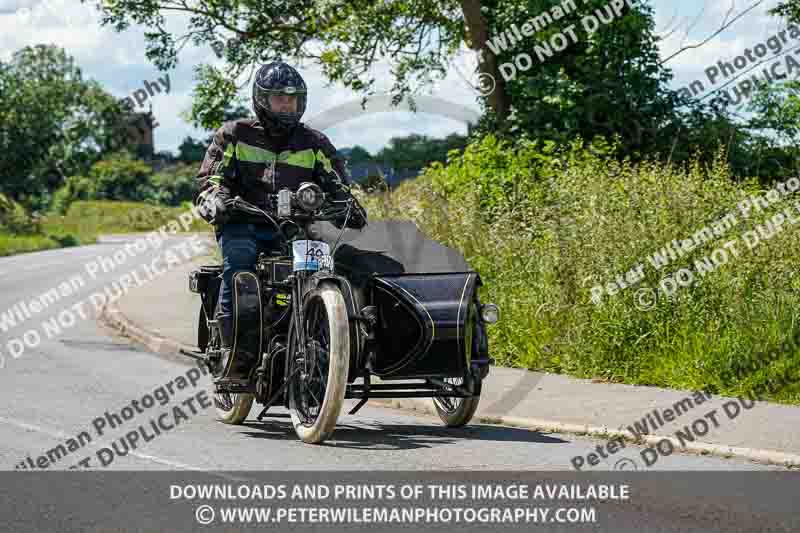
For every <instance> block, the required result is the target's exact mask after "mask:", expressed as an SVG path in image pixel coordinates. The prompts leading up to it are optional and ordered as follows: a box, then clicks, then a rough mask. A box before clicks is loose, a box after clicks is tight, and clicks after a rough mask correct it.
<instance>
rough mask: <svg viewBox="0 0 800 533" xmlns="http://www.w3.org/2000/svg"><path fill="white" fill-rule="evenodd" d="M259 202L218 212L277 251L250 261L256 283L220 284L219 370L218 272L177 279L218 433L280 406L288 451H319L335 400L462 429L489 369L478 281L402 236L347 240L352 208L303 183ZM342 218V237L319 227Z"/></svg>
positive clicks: (441, 251) (486, 318)
mask: <svg viewBox="0 0 800 533" xmlns="http://www.w3.org/2000/svg"><path fill="white" fill-rule="evenodd" d="M269 198H270V199H271V203H272V205H273V207H274V210H273V211H272V212H271V213H267V212H265V211H264V210H261V209H259V208H258V207H256V206H253V205H251V204H248V203H247V202H245V201H243V200H242V199H241V198H239V197H237V198H235V199H233V200H230V201H229V203H228V208H229V209H233V210H241V211H242V212H248V213H253V214H258V215H260V216H263V218H264V219H265V220H266V221H269V223H271V224H272V225H274V227H275V228H277V230H278V234H279V235H280V238H281V239H282V245H281V250H280V251H278V252H273V253H271V254H264V253H262V254H260V256H259V257H258V260H257V262H256V264H255V265H254V267H255V268H254V270H255V273H253V272H237V273H235V274H234V276H233V313H234V336H233V350H231V351H230V355H229V356H228V357H227V358H224V357H223V352H222V351H221V350H220V335H219V327H218V324H217V322H216V321H215V320H214V319H213V317H214V316H216V315H215V310H216V307H217V306H218V305H219V290H220V284H221V274H222V265H208V266H202V267H200V268H199V269H197V270H194V271H192V272H191V273H190V275H189V283H190V290H191V291H192V292H195V293H199V294H200V297H201V306H200V312H199V322H198V340H197V344H198V348H199V351H197V352H195V353H193V354H191V355H192V356H194V357H196V358H198V359H200V360H201V361H203V362H204V363H205V364H206V365H208V367H209V370H210V372H211V374H212V376H213V385H212V390H211V392H212V394H213V401H214V406H215V409H216V412H217V415H218V419H219V420H221V421H222V422H225V423H228V424H241V423H242V422H243V421H244V420H245V419H246V417H247V416H248V414H249V412H250V409H251V406H252V404H253V401H256V402H258V403H259V404H263V405H264V408H263V410H262V411H261V414H260V415H259V416H258V420H261V419H262V418H263V417H264V416H266V414H267V410H268V409H269V408H270V407H271V406H273V405H281V404H282V405H284V406H285V407H286V408H287V409H288V410H289V412H290V414H291V420H292V424H293V426H294V429H295V431H296V433H297V435H298V436H299V437H300V439H301V440H302V441H304V442H307V443H321V442H322V441H324V440H325V439H327V438H328V437H330V435H331V434H332V433H333V431H334V429H335V427H336V422H337V419H338V417H339V414H340V411H341V410H342V408H343V403H344V400H345V399H350V398H355V399H360V401H359V402H358V403H357V404H356V405H355V406H354V407H353V409H352V410H350V412H349V414H355V413H356V412H357V411H358V410H359V409H361V407H363V405H364V404H365V403H366V402H367V401H368V400H369V399H370V398H400V397H404V398H408V397H428V398H433V401H434V404H435V406H436V411H437V412H438V414H439V417H440V418H441V419H442V421H443V422H444V423H445V424H446V425H447V426H449V427H458V426H463V425H464V424H467V423H468V422H469V421H470V420H471V419H472V417H473V415H474V413H475V410H476V409H477V406H478V402H479V400H480V394H481V384H482V381H483V379H485V378H486V376H487V375H488V373H489V366H490V364H492V363H493V362H494V360H493V359H492V358H491V357H490V356H489V349H488V337H487V335H486V324H490V323H494V322H496V321H497V319H498V312H499V311H498V308H497V306H496V305H494V304H489V303H487V304H481V302H480V301H479V299H478V287H479V286H480V285H481V279H480V276H479V275H478V273H477V272H474V271H472V270H471V269H469V266H468V265H467V264H466V261H464V259H463V257H462V256H461V255H460V254H458V253H457V252H455V251H454V250H452V249H450V248H447V247H444V246H442V245H440V244H439V243H436V242H435V241H432V240H430V239H427V238H425V236H424V235H422V234H421V233H420V232H419V230H418V229H417V228H416V226H415V225H414V224H413V223H410V222H402V221H373V222H370V223H369V224H368V225H367V226H365V227H364V228H363V229H361V230H352V229H349V230H347V215H349V213H350V210H351V209H352V208H353V205H354V202H356V200H355V198H353V197H350V198H349V199H348V200H345V201H338V202H337V201H332V200H329V199H328V198H327V195H326V194H325V193H323V191H322V190H321V189H320V187H319V186H318V185H316V184H314V183H310V182H307V183H303V184H302V185H301V186H300V187H299V188H298V190H297V191H296V192H292V191H290V190H289V189H284V190H281V191H279V192H278V193H277V194H273V195H270V196H269ZM345 210H346V211H345ZM342 215H344V218H345V222H344V225H343V226H341V227H340V228H337V227H334V225H333V224H330V221H332V220H341V217H342ZM346 230H347V231H346ZM373 378H378V379H379V381H380V382H379V383H373ZM357 381H360V382H358V383H357Z"/></svg>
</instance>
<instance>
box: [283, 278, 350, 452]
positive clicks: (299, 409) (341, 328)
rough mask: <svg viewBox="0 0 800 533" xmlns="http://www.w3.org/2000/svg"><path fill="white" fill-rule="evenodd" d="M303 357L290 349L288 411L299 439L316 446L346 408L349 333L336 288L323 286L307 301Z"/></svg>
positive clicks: (343, 306)
mask: <svg viewBox="0 0 800 533" xmlns="http://www.w3.org/2000/svg"><path fill="white" fill-rule="evenodd" d="M303 317H304V318H303V328H304V330H305V336H306V346H305V350H304V351H305V354H301V353H300V350H298V349H297V347H295V345H296V341H295V340H294V335H291V338H292V339H293V340H292V343H291V346H290V350H289V357H290V358H291V359H290V366H289V376H290V377H289V380H290V381H289V386H288V395H289V410H290V412H291V415H292V424H293V425H294V429H295V432H296V433H297V436H298V437H300V439H301V440H302V441H303V442H306V443H309V444H319V443H321V442H323V441H324V440H325V439H327V438H328V437H330V435H331V434H332V433H333V431H334V429H335V428H336V421H337V420H338V418H339V413H340V412H341V410H342V405H343V404H344V396H345V392H346V389H347V373H348V370H349V367H350V331H349V328H348V322H347V311H346V309H345V303H344V298H343V297H342V294H341V292H340V291H339V288H338V287H336V286H335V285H333V284H330V283H324V284H321V285H320V287H319V288H317V289H314V290H313V291H311V292H310V293H309V295H308V297H307V298H306V300H305V304H304V308H303Z"/></svg>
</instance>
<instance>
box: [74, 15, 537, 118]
mask: <svg viewBox="0 0 800 533" xmlns="http://www.w3.org/2000/svg"><path fill="white" fill-rule="evenodd" d="M81 1H83V2H85V1H86V0H81ZM497 3H498V2H496V1H495V0H437V1H431V0H391V1H375V0H325V1H319V0H282V1H279V2H264V1H262V0H215V1H213V2H205V3H200V4H197V3H192V4H188V3H185V2H174V1H172V0H152V1H148V2H141V1H139V0H115V1H114V2H102V3H100V4H99V8H100V9H101V20H102V24H103V25H109V26H112V27H114V29H116V30H118V31H122V30H124V29H126V28H127V27H128V26H129V25H130V24H131V23H138V24H141V25H142V26H145V27H147V28H148V29H149V31H148V32H146V33H145V38H146V39H147V56H148V57H149V58H150V59H151V60H153V61H154V63H155V64H156V65H157V66H158V67H159V68H160V69H162V70H167V69H170V68H172V67H174V65H175V64H176V63H177V54H178V52H179V51H180V49H182V48H183V46H185V45H186V43H187V42H189V41H190V40H191V41H192V42H193V43H194V44H196V45H202V44H207V45H209V47H213V49H214V51H215V53H217V52H219V53H220V56H221V57H223V58H224V59H225V61H226V66H225V67H223V68H222V69H219V68H216V67H214V66H211V65H200V66H198V67H196V75H197V78H198V81H199V84H198V85H197V86H196V88H195V94H194V95H195V99H194V103H193V106H192V110H191V119H192V121H193V122H194V123H195V125H198V126H203V127H206V128H209V129H211V128H214V127H216V126H217V125H218V124H219V123H220V122H221V121H222V116H223V111H222V110H223V109H224V107H225V105H226V102H228V101H230V100H231V99H232V98H233V97H234V96H235V94H236V92H237V87H236V85H235V83H234V82H233V81H232V80H235V79H237V78H238V76H239V75H240V74H242V73H245V72H246V71H247V70H248V69H251V74H252V69H253V68H254V67H255V66H256V65H258V64H260V63H262V62H265V61H268V60H272V59H275V58H278V57H288V58H292V60H295V61H299V62H302V61H305V60H311V61H315V62H317V63H318V64H319V65H321V67H322V69H323V72H324V74H325V75H326V76H327V77H328V79H329V80H330V81H332V82H341V83H342V84H344V86H346V87H349V88H351V89H353V90H355V91H358V92H362V93H363V94H365V95H366V94H370V93H371V92H372V91H373V90H374V86H375V81H376V80H375V78H374V77H373V76H372V75H371V74H370V71H371V69H372V67H374V66H375V65H376V64H377V62H378V61H380V60H387V61H388V62H389V63H390V66H391V72H392V76H393V80H394V84H393V86H392V89H391V92H392V93H393V94H394V96H395V101H396V102H398V103H399V102H400V101H401V100H402V98H403V97H404V96H407V95H409V94H413V86H414V85H415V84H416V83H418V82H422V83H426V82H431V81H432V80H433V79H435V78H436V77H443V76H444V75H445V74H446V72H447V70H448V68H449V64H450V62H451V60H452V59H453V57H454V55H455V54H456V53H458V52H459V50H461V49H462V48H463V46H464V45H466V46H467V47H469V48H471V49H472V50H474V51H476V52H478V51H481V50H482V51H483V53H482V54H481V55H480V56H479V66H478V70H479V71H480V72H481V73H485V74H487V75H492V76H493V77H494V78H495V79H497V80H498V81H499V83H498V88H497V90H496V91H493V92H492V93H491V94H490V95H489V96H488V98H487V99H486V102H487V105H488V107H489V108H490V109H491V110H492V111H493V112H494V113H496V114H497V115H498V116H499V117H500V118H501V119H502V118H503V117H505V115H506V113H507V108H508V98H507V95H506V94H505V92H504V90H503V83H502V78H501V76H500V75H499V71H498V66H497V62H496V60H495V58H494V55H493V54H492V52H491V50H490V49H488V48H487V47H486V38H487V36H488V34H489V27H488V21H487V17H486V15H485V13H487V12H491V11H494V10H496V9H497V6H496V4H497ZM513 3H514V4H516V5H524V4H525V2H524V1H523V0H514V1H513ZM168 13H182V14H186V15H190V18H189V19H188V20H189V23H188V27H187V28H186V32H185V33H183V34H182V35H179V36H174V35H172V34H171V33H170V32H169V31H168V30H167V28H166V26H167V24H166V22H167V21H166V17H165V15H166V14H168ZM220 41H226V42H227V46H224V47H223V48H220V47H219V46H218V43H219V42H220ZM248 81H249V80H248Z"/></svg>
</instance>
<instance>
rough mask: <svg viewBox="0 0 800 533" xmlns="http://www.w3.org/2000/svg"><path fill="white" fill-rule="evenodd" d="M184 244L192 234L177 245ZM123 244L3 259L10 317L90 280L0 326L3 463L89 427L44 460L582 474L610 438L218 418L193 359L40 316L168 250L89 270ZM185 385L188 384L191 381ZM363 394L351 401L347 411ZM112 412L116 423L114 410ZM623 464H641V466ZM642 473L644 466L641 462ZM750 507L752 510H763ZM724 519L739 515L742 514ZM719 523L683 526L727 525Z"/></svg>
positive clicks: (746, 466) (703, 461) (669, 460)
mask: <svg viewBox="0 0 800 533" xmlns="http://www.w3.org/2000/svg"><path fill="white" fill-rule="evenodd" d="M176 242H181V240H180V239H173V240H171V241H170V243H176ZM121 247H122V245H121V244H103V245H94V246H86V247H80V248H69V249H64V250H55V251H47V252H40V253H34V254H26V255H22V256H15V257H11V258H1V259H0V318H2V313H4V312H6V310H7V309H9V308H11V307H12V306H14V305H15V304H16V303H17V302H19V301H21V300H23V299H24V300H30V299H31V298H34V297H37V296H39V295H41V294H42V293H44V292H45V291H47V290H48V289H50V288H53V287H57V286H58V285H59V284H60V283H61V282H62V281H65V280H68V279H69V278H71V277H75V276H78V277H80V278H81V279H82V280H83V281H84V282H85V284H84V285H83V286H82V287H80V290H79V291H77V292H76V293H75V294H72V295H70V296H68V297H64V298H62V299H59V300H58V302H57V303H55V304H51V305H48V307H47V308H46V309H44V310H43V311H42V312H40V313H38V314H36V315H35V316H32V317H31V318H29V319H27V320H26V321H25V322H24V323H23V324H18V325H17V326H16V327H12V328H8V331H2V329H0V355H2V356H3V359H2V360H0V365H2V366H3V368H0V402H2V405H3V406H4V407H3V409H2V411H0V469H2V470H13V469H15V467H17V466H20V465H21V464H25V462H26V461H27V459H26V458H28V457H30V458H31V461H33V462H36V461H37V458H38V457H40V456H42V455H43V454H46V452H47V450H51V449H53V448H54V447H55V446H57V445H58V444H64V445H65V447H66V446H68V444H67V443H68V439H70V438H72V437H75V438H76V439H78V435H79V434H81V433H82V432H84V433H85V434H88V435H89V436H90V437H91V442H81V444H80V446H77V445H76V446H75V448H77V449H70V450H69V451H68V453H67V454H66V455H64V456H62V457H58V458H57V460H55V461H51V462H50V464H47V465H46V466H45V467H44V468H46V469H48V470H63V469H67V468H69V467H70V466H73V465H78V464H79V462H80V461H82V460H83V461H86V460H87V458H89V459H88V461H89V464H90V467H92V468H97V469H100V470H103V471H107V470H167V471H185V470H250V471H265V472H276V471H284V470H341V471H345V470H346V471H354V470H359V471H371V472H375V471H381V470H397V471H401V470H402V471H408V470H413V471H420V472H424V471H441V470H450V471H474V470H486V471H497V470H506V471H516V472H521V471H533V470H539V471H541V470H547V471H558V470H561V471H571V470H572V467H571V464H570V460H571V459H572V458H573V457H574V456H576V455H584V456H585V455H586V454H587V453H588V452H589V451H592V450H593V449H594V448H595V446H597V445H599V444H602V443H603V441H601V440H599V439H592V438H581V437H574V436H570V435H561V434H541V433H538V432H535V431H528V430H524V429H515V428H508V427H500V426H492V425H473V426H469V427H466V428H463V429H452V430H451V429H447V428H444V427H443V426H442V425H441V423H440V422H439V420H438V419H437V418H433V417H429V416H422V415H418V414H415V413H411V412H404V411H399V410H393V409H388V408H383V407H372V406H370V405H369V404H368V405H367V406H365V407H364V408H363V409H362V410H361V411H360V412H359V413H358V414H357V415H354V416H350V415H347V414H346V413H343V414H342V416H341V417H340V419H339V424H338V426H337V430H336V432H335V433H334V435H333V438H332V439H330V440H329V441H327V442H326V443H325V444H324V445H321V446H311V445H304V444H303V443H301V442H300V441H299V439H297V437H296V436H295V434H294V432H293V429H292V426H291V423H290V420H289V418H288V413H287V412H286V411H285V410H284V409H282V408H273V410H272V411H271V414H270V416H269V417H268V418H267V419H265V420H264V421H263V422H257V421H256V420H255V416H256V415H257V414H258V412H259V408H258V406H254V407H253V410H252V411H251V414H250V419H249V420H248V421H247V422H246V423H245V424H244V425H242V426H227V425H223V424H221V423H218V422H215V421H214V419H213V418H212V411H211V410H209V409H204V408H202V406H201V405H200V404H201V403H202V402H201V399H200V397H203V398H205V397H204V396H202V391H204V390H206V388H207V385H208V381H209V378H208V377H207V376H202V378H201V379H200V381H199V382H197V383H196V385H195V386H192V384H191V383H189V384H188V385H187V381H188V380H186V379H185V378H186V377H187V376H190V375H191V376H193V377H194V376H195V375H196V374H199V372H198V371H196V370H192V368H193V365H192V364H191V361H190V360H188V359H187V363H186V364H185V365H182V364H179V363H175V362H171V361H168V360H165V359H162V358H160V357H158V356H156V355H153V354H151V353H148V352H147V351H145V350H143V349H141V348H138V347H137V346H134V345H132V344H130V343H129V342H128V341H126V340H125V339H122V338H119V337H117V336H115V335H114V334H113V333H112V332H110V331H107V330H105V329H104V328H103V327H101V326H99V325H98V324H97V323H96V321H95V320H94V319H93V318H92V317H91V316H88V315H89V314H94V313H87V319H86V320H83V319H79V320H77V321H76V322H75V323H74V324H72V325H71V327H64V328H63V330H62V331H61V333H60V334H53V335H52V338H47V335H46V334H45V332H44V329H43V327H42V325H41V324H42V322H43V321H45V320H48V319H50V318H52V317H58V315H59V312H60V311H62V310H64V309H68V308H70V306H72V305H74V304H76V303H77V302H79V301H85V300H87V299H88V298H89V295H90V294H92V293H97V292H98V291H102V290H103V289H102V288H103V287H104V286H108V285H109V284H110V283H111V281H112V280H114V279H116V278H118V277H119V276H120V275H122V274H124V273H126V272H130V271H132V270H134V269H137V268H139V265H141V264H143V263H150V264H152V263H151V262H152V260H153V258H154V257H156V254H157V253H156V252H155V251H152V250H148V251H147V252H146V253H142V254H140V255H137V256H136V257H133V258H130V257H129V258H127V259H126V261H125V263H124V264H123V265H121V266H119V267H117V268H116V269H115V270H114V271H112V272H106V273H102V272H100V273H98V274H97V275H96V278H95V277H92V276H90V275H89V274H88V270H87V267H86V264H87V263H89V262H92V261H94V260H95V259H96V258H97V256H98V255H104V256H112V255H113V254H114V253H115V252H117V251H119V250H121ZM162 250H163V248H162ZM164 306H169V302H164V301H161V302H159V301H154V302H153V313H158V312H159V309H160V308H162V307H164ZM85 309H87V310H88V311H93V308H92V306H91V305H90V304H89V303H87V304H85ZM72 314H73V315H75V314H76V313H75V312H73V313H72ZM64 316H65V315H62V319H64ZM192 319H194V317H187V320H192ZM67 322H68V321H67ZM65 323H66V322H65ZM27 330H36V331H38V332H39V333H40V335H41V337H42V339H41V342H40V343H39V344H38V345H36V346H34V347H27V348H26V349H25V350H24V352H23V353H22V354H21V355H19V357H18V358H14V357H12V355H11V353H10V350H9V348H8V346H9V343H12V344H13V342H14V341H13V339H20V338H21V337H22V335H23V333H25V331H27ZM29 340H31V339H30V334H29ZM31 344H35V343H34V342H32V343H31ZM179 377H181V379H178V378H179ZM181 381H183V385H184V387H181V383H180V382H181ZM168 383H169V384H170V385H172V390H171V391H169V392H170V394H169V397H168V398H167V400H168V401H167V402H165V403H164V405H161V404H160V403H156V404H155V405H153V406H150V407H149V408H146V406H145V407H143V406H142V405H139V408H140V410H141V411H142V412H141V413H139V412H136V413H135V414H134V415H133V416H132V417H131V418H130V419H129V420H123V422H122V423H121V424H120V426H119V427H117V428H115V429H111V428H110V427H109V424H110V422H108V420H109V419H106V427H105V428H103V435H102V436H100V435H98V433H99V430H98V429H97V425H98V424H100V423H99V422H97V420H96V419H97V418H98V417H100V418H104V417H105V413H106V412H109V413H117V414H120V416H121V417H122V416H124V415H125V413H124V412H123V411H122V409H123V408H124V407H125V406H131V405H132V401H134V400H137V401H142V400H143V398H144V397H145V396H154V395H155V394H156V393H155V390H156V389H158V388H159V387H161V386H166V385H167V384H168ZM165 394H166V393H165ZM198 395H200V397H198ZM190 397H195V400H194V401H192V402H184V400H185V399H187V398H190ZM159 402H160V401H159ZM182 402H183V403H182ZM353 403H354V401H348V407H349V406H350V405H352V404H353ZM145 405H146V404H145ZM175 406H180V409H181V410H182V412H183V415H184V416H182V417H179V416H177V415H175V411H174V409H173V408H174V407H175ZM191 406H193V407H191ZM193 411H196V413H195V412H193ZM130 412H133V411H132V410H129V413H130ZM162 413H167V414H166V415H164V416H165V417H166V418H162V421H163V422H164V425H163V426H161V427H162V428H163V427H164V426H170V429H169V430H167V429H164V430H163V431H162V432H161V434H158V435H155V436H153V435H151V437H152V440H149V442H142V440H141V439H140V440H139V442H138V443H137V446H136V449H135V450H128V449H126V447H124V446H123V444H122V443H121V442H120V438H121V437H123V436H124V435H125V434H126V433H128V432H130V431H132V430H136V429H137V427H139V426H143V427H145V428H148V427H149V428H152V425H149V424H150V422H151V420H156V418H157V415H160V414H162ZM110 418H111V419H112V420H113V416H111V417H110ZM153 425H155V422H153ZM149 433H154V430H153V429H150V431H149ZM114 443H116V445H117V447H118V448H117V452H116V453H115V454H114V456H113V458H111V459H110V460H108V462H109V464H108V465H107V466H106V467H105V468H103V467H102V465H100V464H99V463H100V458H99V456H98V453H99V450H100V449H102V448H107V449H111V450H114V448H113V444H114ZM73 444H74V443H73ZM640 450H641V447H637V446H634V445H630V444H629V445H628V447H627V448H626V450H624V451H623V452H620V453H619V458H620V459H621V458H623V457H626V458H629V459H631V460H632V461H639V452H640ZM125 452H127V453H125ZM108 457H109V456H108V454H106V458H107V459H108ZM639 462H640V461H639ZM84 464H86V463H84ZM623 466H624V468H626V469H630V468H632V465H631V464H630V463H627V464H625V465H623ZM610 467H611V465H609V467H608V468H610ZM639 468H640V469H643V468H644V467H643V466H641V465H639ZM29 469H30V468H29ZM594 470H595V472H593V474H596V473H597V472H596V470H598V468H596V469H594ZM650 470H673V471H674V470H686V471H698V470H707V471H712V470H713V471H745V470H772V471H775V470H782V469H780V468H778V467H770V466H765V465H759V464H754V463H749V462H745V461H739V460H732V459H731V460H727V459H721V458H711V457H702V456H695V455H688V454H680V453H675V454H673V455H670V456H669V457H662V458H661V459H660V460H659V461H658V463H657V464H656V465H654V466H653V467H652V468H651V469H650ZM587 475H589V474H587ZM631 475H635V474H631ZM670 494H671V498H675V497H676V496H675V493H674V492H671V493H670ZM687 499H691V500H692V501H694V500H696V496H693V497H689V496H688V495H687ZM653 501H656V499H654V500H653ZM0 505H2V504H0ZM665 505H667V504H666V503H663V502H662V503H660V504H659V505H658V506H659V507H660V508H661V509H660V510H659V513H658V516H657V517H656V518H652V517H651V521H650V522H648V524H649V525H650V526H652V527H653V529H652V530H660V531H671V530H674V529H670V526H669V524H672V522H671V520H673V519H676V517H675V516H671V512H670V510H669V509H670V508H669V507H667V508H664V506H665ZM728 511H730V510H728ZM728 511H726V512H728ZM630 512H631V513H633V512H641V509H637V510H636V511H634V509H633V508H632V509H631V510H630ZM748 512H749V511H748ZM748 516H751V518H752V515H748ZM726 517H727V518H726V519H730V520H739V519H740V518H741V517H739V518H737V517H736V516H734V515H726ZM706 519H707V517H705V518H702V522H703V523H706V522H705V521H706ZM659 520H660V522H659ZM680 520H682V521H686V520H688V522H686V524H687V525H688V524H690V523H694V522H692V520H693V519H692V517H691V516H690V517H688V518H687V517H681V518H680ZM697 520H698V521H700V520H701V517H699V516H698V517H697ZM699 523H700V522H698V524H699ZM722 523H723V522H719V524H722ZM656 526H658V527H656ZM716 527H717V526H714V527H710V526H709V527H706V528H700V529H692V528H689V527H687V528H684V529H681V530H698V531H700V530H703V531H712V530H714V531H716V530H718V529H716ZM638 530H639V531H643V530H645V529H638ZM646 530H647V531H650V530H651V529H646ZM719 530H720V531H724V530H726V529H719ZM727 530H733V529H727ZM750 530H755V529H750Z"/></svg>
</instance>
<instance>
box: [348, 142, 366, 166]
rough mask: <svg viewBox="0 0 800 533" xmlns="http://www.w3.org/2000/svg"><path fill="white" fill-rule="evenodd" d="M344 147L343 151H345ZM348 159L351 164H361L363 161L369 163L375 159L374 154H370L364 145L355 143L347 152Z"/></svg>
mask: <svg viewBox="0 0 800 533" xmlns="http://www.w3.org/2000/svg"><path fill="white" fill-rule="evenodd" d="M345 150H346V149H342V150H341V152H345ZM345 155H346V157H347V161H348V162H349V163H350V165H359V164H361V163H369V162H371V161H373V157H372V154H370V153H369V152H368V151H367V150H366V148H364V147H363V146H359V145H355V146H354V147H353V148H351V149H349V150H347V152H346V154H345Z"/></svg>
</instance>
